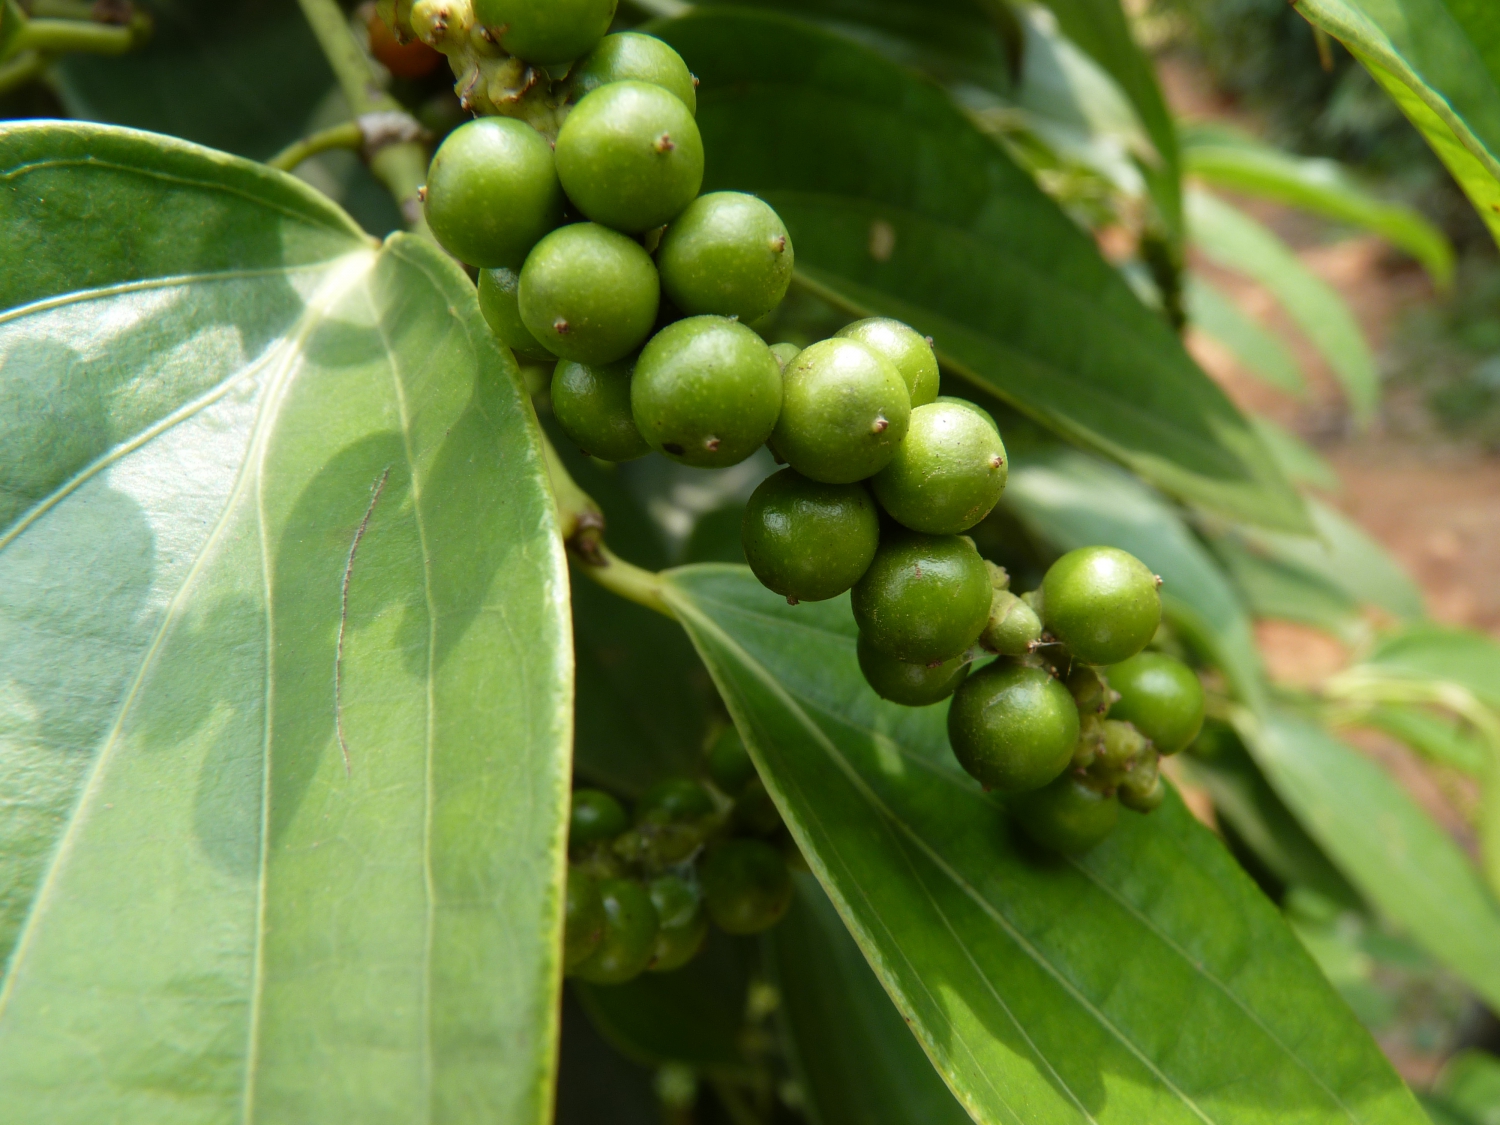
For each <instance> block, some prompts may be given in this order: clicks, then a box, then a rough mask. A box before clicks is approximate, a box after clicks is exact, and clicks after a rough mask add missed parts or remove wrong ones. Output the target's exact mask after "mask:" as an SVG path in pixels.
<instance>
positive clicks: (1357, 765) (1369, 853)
mask: <svg viewBox="0 0 1500 1125" xmlns="http://www.w3.org/2000/svg"><path fill="white" fill-rule="evenodd" d="M1241 734H1243V735H1244V736H1245V740H1246V743H1247V745H1249V747H1250V749H1251V751H1252V752H1253V753H1254V754H1255V757H1256V760H1257V761H1258V762H1259V764H1260V766H1261V768H1262V769H1263V770H1264V771H1265V773H1266V777H1267V779H1268V780H1269V781H1270V782H1271V784H1272V785H1273V786H1274V787H1275V789H1276V791H1277V793H1278V794H1280V796H1281V798H1282V799H1283V800H1284V801H1286V803H1287V804H1288V805H1289V806H1290V807H1291V809H1292V810H1293V811H1294V812H1295V813H1296V814H1297V817H1298V819H1299V820H1300V821H1301V822H1302V824H1303V825H1304V826H1305V827H1306V828H1307V830H1308V832H1309V833H1311V834H1312V836H1313V838H1314V839H1316V840H1317V841H1318V843H1319V844H1320V845H1321V846H1322V848H1323V850H1324V851H1325V852H1327V854H1328V855H1329V857H1330V858H1331V859H1332V860H1333V861H1334V863H1335V864H1337V865H1338V866H1339V868H1340V869H1341V870H1342V871H1343V873H1344V874H1345V875H1346V876H1347V877H1348V878H1349V880H1350V882H1352V883H1353V884H1354V885H1355V886H1356V887H1357V888H1358V889H1359V890H1360V892H1361V893H1362V894H1363V895H1364V896H1365V898H1366V899H1368V900H1369V901H1370V902H1371V903H1373V904H1374V905H1375V906H1376V907H1378V908H1379V909H1380V910H1381V912H1382V913H1384V914H1385V915H1386V916H1387V917H1388V918H1390V919H1391V920H1392V921H1393V922H1396V923H1397V924H1398V925H1400V926H1402V927H1404V928H1405V929H1407V930H1408V931H1410V933H1411V935H1412V936H1413V937H1414V938H1415V939H1416V940H1418V941H1419V942H1421V943H1422V945H1424V946H1425V947H1426V948H1427V950H1428V951H1429V952H1430V953H1432V954H1433V956H1435V957H1437V958H1438V959H1439V960H1440V961H1442V962H1443V963H1444V964H1446V965H1447V966H1448V967H1449V968H1451V969H1453V970H1454V971H1455V972H1457V973H1459V974H1460V975H1462V976H1463V978H1464V979H1465V980H1466V981H1468V983H1469V984H1470V985H1471V986H1472V987H1473V989H1474V990H1475V991H1476V992H1477V993H1479V995H1480V996H1482V997H1484V998H1485V1000H1486V1001H1487V1002H1489V1003H1490V1004H1494V1003H1496V1002H1497V1000H1500V905H1497V903H1496V902H1495V900H1494V898H1492V897H1491V896H1490V895H1489V893H1488V892H1487V891H1486V890H1485V888H1484V886H1483V884H1482V883H1481V882H1480V879H1479V876H1478V874H1477V872H1476V871H1475V870H1474V867H1473V865H1472V864H1470V863H1469V861H1468V859H1467V858H1466V857H1465V856H1464V854H1463V853H1462V852H1461V851H1460V850H1459V848H1458V845H1457V844H1455V843H1454V842H1453V841H1452V839H1450V838H1449V837H1448V835H1447V834H1446V833H1445V832H1443V830H1442V829H1441V828H1439V827H1438V826H1437V825H1436V824H1434V823H1433V821H1432V820H1431V818H1429V817H1428V816H1427V814H1426V813H1424V812H1423V811H1422V810H1421V809H1420V808H1419V807H1418V806H1417V804H1416V803H1415V802H1414V801H1413V800H1412V799H1411V797H1409V796H1408V795H1407V794H1406V792H1405V791H1404V790H1403V789H1402V788H1401V787H1400V785H1398V784H1397V783H1396V782H1395V781H1394V780H1393V779H1392V778H1391V777H1390V776H1389V775H1387V774H1386V773H1385V772H1384V771H1383V770H1381V769H1380V767H1379V766H1377V765H1376V764H1375V763H1374V762H1371V761H1370V760H1369V759H1368V758H1365V757H1364V756H1362V755H1361V754H1359V753H1358V752H1356V751H1355V750H1352V749H1350V748H1349V747H1348V746H1345V745H1344V744H1343V743H1341V742H1339V741H1338V740H1337V739H1336V738H1333V737H1332V736H1331V735H1329V734H1328V733H1327V732H1326V731H1324V730H1323V729H1322V728H1321V727H1319V726H1317V725H1315V724H1313V723H1311V722H1308V721H1307V720H1304V719H1301V718H1298V717H1296V716H1293V715H1290V714H1285V713H1279V712H1274V711H1273V712H1268V713H1266V714H1264V715H1262V716H1261V719H1260V721H1258V722H1256V721H1250V720H1248V719H1247V720H1245V721H1244V722H1243V723H1242V724H1241Z"/></svg>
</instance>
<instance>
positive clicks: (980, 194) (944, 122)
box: [657, 8, 1306, 530]
mask: <svg viewBox="0 0 1500 1125" xmlns="http://www.w3.org/2000/svg"><path fill="white" fill-rule="evenodd" d="M657 30H658V32H659V34H661V35H662V36H663V37H664V38H666V39H668V40H669V41H670V42H672V44H673V45H674V46H676V47H677V48H678V50H679V51H681V52H682V54H683V57H684V58H686V59H687V60H688V62H689V64H690V65H691V66H692V67H693V69H694V71H695V72H696V73H697V74H698V75H699V76H700V78H701V79H702V86H701V87H700V90H699V94H700V97H699V112H698V123H699V126H700V128H701V129H702V131H703V135H704V145H705V148H706V149H707V151H708V152H709V154H710V156H709V163H708V168H707V173H706V181H705V186H707V187H709V188H720V187H724V188H734V189H736V190H741V191H754V192H757V193H759V194H762V195H764V196H765V198H766V199H767V201H768V202H770V203H771V204H772V205H773V206H774V207H775V208H776V209H777V211H778V212H779V213H780V215H781V216H782V218H783V219H784V220H785V221H786V223H787V226H788V228H789V229H790V230H791V233H792V240H793V242H794V243H795V245H796V249H797V263H798V270H799V274H800V276H801V278H802V283H803V284H804V285H807V286H811V287H813V288H815V289H816V290H817V291H818V292H820V293H822V294H825V295H827V296H828V297H829V298H830V299H832V300H833V301H834V302H835V303H836V304H838V305H839V306H841V307H842V308H844V309H845V310H846V311H847V312H849V313H851V314H857V315H866V314H868V313H872V312H880V313H885V314H889V315H892V316H896V317H899V318H900V319H902V320H905V321H908V322H909V323H911V324H913V325H915V326H916V327H917V328H919V329H920V330H921V331H923V332H926V333H928V334H929V335H932V336H933V337H934V338H935V339H936V341H937V348H938V351H939V355H940V358H941V359H942V360H943V362H944V363H945V364H946V365H947V366H948V367H949V368H950V369H951V370H953V371H956V372H958V373H961V374H963V375H964V376H965V377H967V378H969V379H972V380H973V381H975V382H977V383H979V384H981V385H982V386H984V387H986V388H987V389H989V390H992V391H994V392H995V393H997V394H999V395H1000V396H1001V397H1002V398H1004V399H1005V400H1006V401H1008V402H1010V403H1013V404H1015V405H1016V406H1018V407H1020V408H1021V409H1022V410H1024V411H1025V412H1026V413H1028V414H1030V415H1032V416H1034V417H1036V418H1037V419H1039V420H1040V421H1042V422H1043V423H1044V424H1045V425H1047V426H1049V427H1051V428H1052V429H1054V430H1056V431H1058V432H1060V433H1062V434H1063V435H1065V436H1066V437H1068V438H1069V439H1070V440H1072V441H1075V442H1078V443H1081V444H1085V445H1088V446H1091V447H1093V448H1095V449H1098V450H1100V451H1102V452H1104V453H1105V454H1107V455H1108V456H1110V457H1112V458H1114V459H1116V460H1119V461H1122V462H1124V463H1125V464H1126V465H1127V466H1129V467H1130V468H1132V469H1133V470H1135V471H1137V472H1139V473H1141V474H1143V475H1144V476H1146V477H1147V478H1148V479H1150V480H1152V481H1153V482H1154V483H1157V484H1159V485H1161V486H1162V487H1163V488H1165V489H1166V490H1168V491H1170V492H1173V493H1175V494H1178V495H1184V496H1190V497H1193V498H1194V499H1197V500H1199V501H1201V502H1202V503H1204V504H1207V505H1209V506H1211V507H1216V508H1218V509H1220V510H1223V511H1226V512H1229V513H1232V514H1234V515H1237V516H1241V517H1243V518H1246V519H1251V520H1256V521H1260V522H1266V523H1269V524H1272V525H1275V526H1281V527H1285V528H1288V529H1291V530H1297V529H1303V528H1305V527H1306V524H1305V522H1304V520H1305V516H1304V514H1303V512H1302V510H1301V504H1300V500H1299V499H1298V498H1297V496H1296V495H1295V493H1294V492H1293V491H1292V490H1291V488H1290V486H1289V485H1288V484H1287V483H1286V481H1285V479H1284V478H1283V477H1282V476H1281V474H1280V472H1279V470H1277V468H1276V467H1275V465H1274V463H1272V461H1271V460H1270V458H1269V456H1268V455H1267V454H1266V452H1265V450H1264V448H1263V447H1262V446H1261V444H1260V441H1259V439H1258V438H1257V437H1256V435H1255V433H1254V431H1253V430H1252V429H1251V428H1250V426H1249V425H1248V423H1247V422H1246V421H1245V420H1244V419H1243V418H1242V417H1241V416H1240V415H1239V414H1238V412H1236V411H1235V409H1234V407H1233V406H1232V405H1231V404H1230V402H1229V400H1228V399H1227V398H1225V396H1224V395H1223V393H1222V392H1221V391H1220V390H1219V389H1218V388H1217V387H1216V386H1215V385H1214V384H1213V383H1212V382H1211V381H1210V380H1209V379H1208V378H1207V377H1206V376H1205V375H1204V374H1203V373H1202V371H1200V370H1199V369H1198V368H1197V367H1196V366H1195V365H1194V364H1193V362H1192V361H1191V359H1190V358H1189V357H1188V356H1187V353H1186V352H1185V351H1184V350H1183V349H1182V347H1181V344H1180V342H1179V341H1178V340H1177V338H1176V337H1175V336H1174V335H1173V333H1172V331H1171V329H1170V328H1168V327H1167V325H1166V324H1165V323H1164V322H1163V321H1162V320H1161V319H1160V318H1159V317H1157V316H1156V315H1155V314H1153V313H1152V312H1150V311H1149V310H1147V309H1146V308H1145V307H1144V306H1143V305H1142V304H1141V303H1140V302H1139V301H1138V300H1137V299H1136V297H1135V296H1134V295H1133V294H1132V293H1131V291H1130V289H1129V286H1128V285H1127V283H1126V282H1125V281H1124V280H1123V279H1122V278H1121V277H1120V276H1119V275H1118V274H1117V273H1116V271H1115V270H1114V269H1113V268H1112V267H1110V265H1109V264H1108V263H1107V262H1105V261H1104V259H1103V258H1102V257H1100V255H1099V252H1098V250H1097V248H1096V247H1095V246H1094V244H1093V243H1092V241H1091V240H1090V239H1089V238H1088V237H1087V236H1086V235H1085V234H1084V233H1083V232H1082V231H1080V230H1079V229H1078V228H1077V227H1075V226H1074V225H1073V224H1072V223H1071V222H1070V221H1069V220H1068V218H1067V217H1066V216H1065V215H1064V214H1063V213H1062V212H1061V211H1060V210H1059V209H1058V207H1057V206H1056V204H1054V203H1053V202H1052V201H1051V200H1049V199H1048V198H1047V197H1046V196H1044V195H1043V194H1042V193H1041V191H1040V190H1039V189H1038V188H1037V187H1036V185H1035V184H1034V183H1032V182H1031V179H1030V177H1029V176H1027V175H1026V174H1025V173H1023V172H1022V171H1021V170H1020V169H1019V168H1017V167H1016V166H1015V165H1014V164H1013V163H1012V162H1011V161H1010V159H1009V158H1008V157H1006V155H1005V154H1004V152H1003V151H1002V150H1001V149H1000V147H999V146H998V145H997V144H996V143H995V142H993V141H992V140H991V139H989V138H988V137H986V136H985V135H984V134H983V133H981V132H980V131H979V130H978V129H977V128H976V127H975V126H974V125H973V124H972V123H971V122H970V121H969V120H968V119H967V118H966V117H965V116H964V114H963V113H962V112H960V111H959V110H958V108H957V107H955V106H954V105H953V104H952V102H951V101H950V100H949V99H948V98H947V97H946V96H944V95H943V93H942V92H941V91H939V90H936V89H934V88H933V87H931V86H929V85H928V84H926V83H924V82H922V81H920V80H919V79H917V78H916V77H915V76H913V75H912V74H910V73H909V72H907V71H904V70H902V69H901V68H899V67H897V66H894V65H893V64H891V63H890V62H888V61H887V60H885V59H882V58H881V57H880V56H878V55H876V54H874V53H872V52H870V51H867V50H864V49H862V48H860V47H859V46H857V45H855V44H852V43H849V42H847V41H845V40H843V39H840V38H837V37H835V36H832V35H830V34H827V33H825V32H822V31H819V30H817V29H815V28H811V27H808V26H806V25H803V24H799V23H797V22H794V21H790V20H783V19H779V18H774V17H770V16H765V15H758V14H750V13H746V12H742V11H737V10H726V9H722V8H720V9H712V10H709V11H695V12H694V13H692V14H690V15H688V16H685V17H683V18H681V19H678V20H674V21H672V22H670V23H666V24H662V25H660V26H659V27H658V28H657ZM813 106H816V107H817V109H816V111H813V110H812V109H811V108H810V107H813ZM1085 324H1086V325H1087V327H1088V330H1087V331H1076V330H1072V327H1071V326H1077V325H1085Z"/></svg>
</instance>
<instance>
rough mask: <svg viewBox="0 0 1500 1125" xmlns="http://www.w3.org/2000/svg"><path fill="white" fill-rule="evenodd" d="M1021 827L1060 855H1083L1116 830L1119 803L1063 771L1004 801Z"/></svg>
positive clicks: (1118, 817)
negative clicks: (1042, 786)
mask: <svg viewBox="0 0 1500 1125" xmlns="http://www.w3.org/2000/svg"><path fill="white" fill-rule="evenodd" d="M1006 807H1007V808H1008V809H1009V810H1010V814H1011V816H1012V817H1014V818H1015V820H1016V822H1017V823H1018V824H1019V825H1020V826H1021V830H1022V831H1023V832H1025V833H1026V835H1027V836H1029V837H1030V838H1031V839H1032V840H1033V841H1035V842H1036V843H1038V844H1040V845H1041V846H1042V847H1044V848H1048V849H1050V850H1052V851H1055V852H1060V853H1062V854H1063V855H1082V854H1083V853H1084V852H1086V851H1088V850H1089V849H1090V848H1092V847H1094V845H1096V844H1098V843H1099V842H1100V841H1101V840H1103V839H1104V838H1105V837H1106V836H1108V835H1109V834H1110V833H1111V832H1113V831H1114V830H1115V825H1116V824H1118V823H1119V821H1120V802H1119V801H1117V800H1116V799H1115V798H1114V796H1112V795H1108V794H1104V793H1101V792H1099V791H1098V790H1097V789H1094V788H1092V787H1090V786H1088V785H1085V784H1083V783H1082V782H1081V781H1079V780H1078V779H1077V778H1075V777H1074V776H1073V775H1072V774H1071V773H1065V774H1062V775H1061V776H1060V777H1058V778H1057V779H1056V780H1055V781H1053V782H1052V783H1051V784H1050V785H1048V786H1047V787H1046V788H1045V789H1038V790H1036V791H1035V792H1032V793H1022V794H1020V795H1018V796H1015V797H1012V798H1011V799H1010V800H1009V801H1007V802H1006Z"/></svg>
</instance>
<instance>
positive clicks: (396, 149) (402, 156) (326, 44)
mask: <svg viewBox="0 0 1500 1125" xmlns="http://www.w3.org/2000/svg"><path fill="white" fill-rule="evenodd" d="M297 2H298V3H299V4H300V5H301V7H302V14H303V15H304V16H305V17H306V18H307V22H308V25H309V26H310V27H311V28H312V30H313V35H314V36H316V37H317V40H318V46H320V47H321V48H322V49H323V57H324V58H326V59H327V60H328V65H329V66H330V67H331V68H332V69H333V74H334V77H335V78H337V79H338V83H339V89H341V90H342V91H343V92H344V99H345V100H346V101H347V102H348V103H349V109H350V111H351V112H352V113H353V114H354V116H355V117H356V118H362V117H364V116H366V115H367V114H372V113H404V112H405V111H404V110H403V109H402V108H401V105H400V103H398V102H397V101H396V99H395V98H393V97H391V96H390V94H388V93H386V91H385V88H384V87H383V86H382V85H381V81H380V76H379V72H378V71H377V70H376V69H375V64H374V63H373V62H372V61H371V60H370V58H369V56H368V55H366V54H365V51H364V48H363V47H361V46H360V44H359V41H358V40H357V39H355V37H354V33H353V32H352V31H351V30H350V29H349V24H348V21H347V19H346V18H345V16H344V12H343V10H342V9H341V8H340V7H339V6H338V4H337V3H335V2H334V0H297ZM370 171H372V172H374V173H375V177H376V179H378V180H379V181H380V182H381V183H382V184H384V185H385V187H386V190H388V191H389V192H390V193H391V195H393V196H394V197H395V199H396V203H397V204H398V205H399V206H400V208H401V214H402V216H403V217H404V218H405V219H406V225H407V226H408V227H409V228H410V229H411V230H412V231H414V232H415V233H417V234H422V235H426V236H427V237H429V238H430V237H431V232H430V231H429V230H428V229H427V220H426V219H425V218H424V217H423V214H422V202H421V199H420V198H419V197H418V191H419V190H420V189H421V187H422V184H423V182H424V181H425V180H426V179H427V152H426V150H425V149H423V148H422V146H421V145H420V144H417V143H416V142H415V141H403V142H399V143H396V144H388V145H384V146H382V147H380V148H379V149H377V150H375V151H374V152H372V153H371V154H370Z"/></svg>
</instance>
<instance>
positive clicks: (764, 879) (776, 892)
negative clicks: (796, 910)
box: [700, 839, 792, 934]
mask: <svg viewBox="0 0 1500 1125" xmlns="http://www.w3.org/2000/svg"><path fill="white" fill-rule="evenodd" d="M700 878H701V879H702V882H703V897H704V900H705V901H706V902H707V904H708V913H709V916H710V917H711V918H713V920H714V924H715V925H717V926H718V927H719V929H721V930H723V931H724V932H725V933H728V934H755V933H759V932H760V931H761V930H765V929H769V928H770V927H771V926H774V925H775V924H776V923H777V922H778V921H780V919H781V916H782V915H783V914H785V913H786V911H787V907H789V906H790V905H791V904H792V876H791V873H790V872H789V871H788V870H787V868H786V861H785V860H784V859H782V858H781V853H780V852H778V851H777V850H776V849H775V848H773V847H771V845H770V844H767V843H764V842H763V841H760V840H747V839H736V840H726V841H725V842H724V843H722V844H719V845H717V846H716V847H714V848H711V849H710V850H709V852H708V855H707V856H706V857H705V858H704V860H703V866H702V869H701V874H700Z"/></svg>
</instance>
